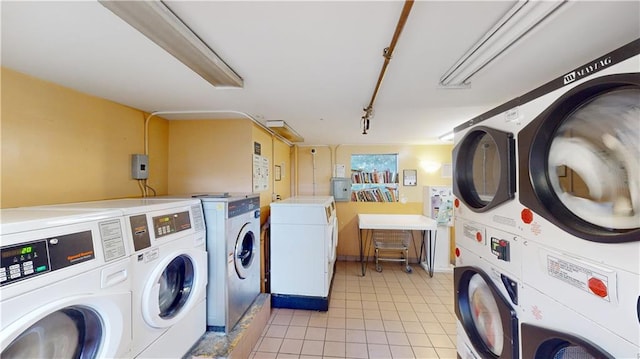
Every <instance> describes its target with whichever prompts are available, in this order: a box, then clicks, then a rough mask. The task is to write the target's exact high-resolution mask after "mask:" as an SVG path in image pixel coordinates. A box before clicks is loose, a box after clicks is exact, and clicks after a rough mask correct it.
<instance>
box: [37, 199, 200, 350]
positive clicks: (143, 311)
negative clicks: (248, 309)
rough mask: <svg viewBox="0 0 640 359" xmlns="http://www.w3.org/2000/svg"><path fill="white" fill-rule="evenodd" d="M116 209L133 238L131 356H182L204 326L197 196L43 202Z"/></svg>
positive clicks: (70, 206)
mask: <svg viewBox="0 0 640 359" xmlns="http://www.w3.org/2000/svg"><path fill="white" fill-rule="evenodd" d="M40 208H46V209H51V210H53V209H59V210H64V209H68V208H74V209H82V210H85V211H90V210H104V209H116V210H119V211H120V212H121V213H122V214H123V215H124V217H125V225H126V232H127V236H128V237H129V238H130V240H131V245H132V255H131V256H130V261H131V266H132V271H133V275H132V287H133V289H132V293H133V298H132V300H133V316H132V323H133V344H132V350H131V356H132V357H138V358H159V357H164V358H176V357H182V356H183V355H185V354H186V353H187V351H188V350H189V349H190V348H191V347H192V346H193V345H194V344H195V343H196V342H197V341H198V339H200V337H201V336H202V334H203V333H204V332H205V330H206V321H205V318H206V294H207V293H206V286H207V253H206V249H205V223H204V218H203V214H202V206H201V203H200V201H199V200H196V199H160V198H129V199H117V200H106V201H93V202H80V203H69V204H62V205H51V206H41V207H40Z"/></svg>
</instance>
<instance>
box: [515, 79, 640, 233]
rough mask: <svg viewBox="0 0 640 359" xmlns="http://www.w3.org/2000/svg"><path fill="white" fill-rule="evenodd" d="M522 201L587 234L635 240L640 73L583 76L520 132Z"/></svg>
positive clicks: (639, 200) (638, 229)
mask: <svg viewBox="0 0 640 359" xmlns="http://www.w3.org/2000/svg"><path fill="white" fill-rule="evenodd" d="M518 157H519V162H520V186H519V187H520V194H519V198H520V202H521V203H522V204H523V205H524V206H526V207H529V208H530V209H531V210H533V211H534V212H536V213H537V214H539V215H540V216H542V217H544V218H546V219H547V220H548V221H550V222H552V223H553V224H555V225H556V226H558V227H559V228H561V229H563V230H565V231H567V232H569V233H571V234H573V235H575V236H577V237H579V238H582V239H585V240H589V241H595V242H602V243H621V242H630V241H639V240H640V74H619V75H610V76H605V77H602V78H598V79H594V80H591V81H587V82H585V83H583V84H581V85H579V86H577V87H575V88H574V89H572V90H570V91H568V92H567V93H566V94H565V95H563V96H561V97H560V98H559V99H557V100H556V101H555V102H554V103H553V104H552V105H551V106H549V108H548V109H547V110H546V111H544V112H543V113H542V114H540V115H539V116H538V117H537V118H536V119H534V120H533V121H532V122H531V123H530V124H529V125H527V126H526V127H525V128H524V129H523V130H522V131H520V133H519V134H518Z"/></svg>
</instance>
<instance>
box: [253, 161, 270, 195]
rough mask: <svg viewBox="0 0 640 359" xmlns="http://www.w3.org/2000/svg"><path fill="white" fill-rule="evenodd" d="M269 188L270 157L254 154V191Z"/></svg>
mask: <svg viewBox="0 0 640 359" xmlns="http://www.w3.org/2000/svg"><path fill="white" fill-rule="evenodd" d="M268 188H269V159H268V158H266V157H263V156H260V155H253V191H254V192H261V191H266V190H267V189H268Z"/></svg>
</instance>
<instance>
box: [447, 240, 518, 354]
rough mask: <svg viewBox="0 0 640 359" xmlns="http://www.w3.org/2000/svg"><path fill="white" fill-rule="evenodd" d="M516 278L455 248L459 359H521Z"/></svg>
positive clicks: (478, 257)
mask: <svg viewBox="0 0 640 359" xmlns="http://www.w3.org/2000/svg"><path fill="white" fill-rule="evenodd" d="M514 277H515V276H514V275H513V274H512V273H509V272H508V271H505V270H504V269H501V268H499V267H497V266H495V265H492V264H491V263H490V262H488V261H487V260H484V259H483V258H481V257H480V256H479V255H477V254H476V253H474V252H472V251H470V250H468V249H466V248H465V247H461V246H459V247H457V248H456V267H455V268H454V289H455V294H454V295H455V297H454V306H455V307H454V309H455V313H456V317H457V338H458V342H457V351H458V355H459V357H460V358H463V359H467V358H511V359H516V358H520V349H519V343H520V335H519V315H520V304H519V297H520V293H519V289H520V287H521V284H520V283H519V282H516V281H515V280H513V278H514Z"/></svg>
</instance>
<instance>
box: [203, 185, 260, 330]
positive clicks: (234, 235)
mask: <svg viewBox="0 0 640 359" xmlns="http://www.w3.org/2000/svg"><path fill="white" fill-rule="evenodd" d="M196 197H197V198H199V199H200V200H201V201H202V206H203V208H204V217H205V221H206V223H207V251H208V254H209V263H210V265H209V285H208V288H207V292H208V293H207V298H208V299H207V327H208V329H209V330H212V331H216V332H224V333H229V332H230V331H232V330H233V329H234V327H235V326H236V324H237V323H238V321H239V320H240V319H241V318H242V316H243V315H244V313H245V312H246V311H247V309H249V307H250V306H251V304H252V303H253V301H254V300H255V299H256V297H257V296H258V294H260V196H259V194H239V193H234V194H228V193H224V194H209V195H197V196H196Z"/></svg>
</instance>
